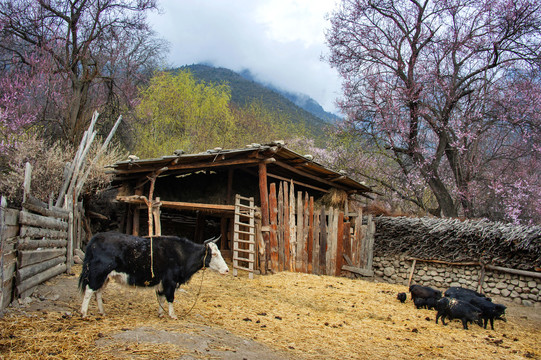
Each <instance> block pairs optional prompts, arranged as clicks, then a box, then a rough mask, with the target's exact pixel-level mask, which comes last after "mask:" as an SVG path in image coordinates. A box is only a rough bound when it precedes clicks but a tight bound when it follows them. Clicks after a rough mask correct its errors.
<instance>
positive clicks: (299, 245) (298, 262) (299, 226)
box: [295, 191, 304, 272]
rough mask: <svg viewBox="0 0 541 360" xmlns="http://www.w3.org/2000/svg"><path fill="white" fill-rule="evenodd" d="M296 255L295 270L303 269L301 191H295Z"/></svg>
mask: <svg viewBox="0 0 541 360" xmlns="http://www.w3.org/2000/svg"><path fill="white" fill-rule="evenodd" d="M296 209H297V211H296V212H297V256H296V259H295V270H296V271H298V272H302V271H303V264H302V258H303V256H304V251H303V250H304V228H303V222H304V214H303V211H302V210H303V208H302V191H297V208H296Z"/></svg>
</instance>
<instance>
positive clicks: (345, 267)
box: [342, 265, 374, 277]
mask: <svg viewBox="0 0 541 360" xmlns="http://www.w3.org/2000/svg"><path fill="white" fill-rule="evenodd" d="M342 270H346V271H349V272H352V273H355V274H359V275H362V276H367V277H372V276H374V271H372V270H368V269H361V268H358V267H355V266H349V265H343V266H342Z"/></svg>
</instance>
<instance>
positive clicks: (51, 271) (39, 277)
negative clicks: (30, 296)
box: [16, 264, 66, 296]
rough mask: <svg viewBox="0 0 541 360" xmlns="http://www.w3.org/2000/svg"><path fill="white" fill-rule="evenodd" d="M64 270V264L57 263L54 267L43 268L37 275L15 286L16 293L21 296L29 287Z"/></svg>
mask: <svg viewBox="0 0 541 360" xmlns="http://www.w3.org/2000/svg"><path fill="white" fill-rule="evenodd" d="M65 271H66V264H58V265H56V266H55V267H52V268H50V269H48V270H45V271H44V272H41V273H39V274H37V275H34V276H32V277H30V278H28V279H26V280H24V281H23V282H21V283H20V284H18V285H17V287H16V293H17V294H18V296H21V295H22V294H23V293H24V292H25V291H27V290H30V289H31V288H33V287H35V286H37V285H39V284H41V283H43V282H45V281H47V280H49V279H51V278H53V277H55V276H57V275H60V274H62V273H63V272H65Z"/></svg>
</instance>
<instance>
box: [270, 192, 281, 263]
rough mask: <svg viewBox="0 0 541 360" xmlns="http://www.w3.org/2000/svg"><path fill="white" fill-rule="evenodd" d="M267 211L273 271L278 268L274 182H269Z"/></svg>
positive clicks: (276, 210)
mask: <svg viewBox="0 0 541 360" xmlns="http://www.w3.org/2000/svg"><path fill="white" fill-rule="evenodd" d="M269 212H270V214H269V215H270V230H271V231H270V252H271V253H270V257H271V269H272V271H274V272H277V271H278V269H279V263H278V261H279V260H278V238H277V234H276V232H277V230H278V229H277V224H276V221H277V217H278V207H277V204H276V184H275V183H272V184H270V194H269Z"/></svg>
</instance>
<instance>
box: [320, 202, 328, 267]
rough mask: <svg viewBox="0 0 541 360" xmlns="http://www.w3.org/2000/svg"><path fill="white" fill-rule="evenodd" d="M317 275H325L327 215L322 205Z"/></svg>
mask: <svg viewBox="0 0 541 360" xmlns="http://www.w3.org/2000/svg"><path fill="white" fill-rule="evenodd" d="M319 273H320V274H321V275H326V274H327V215H326V214H325V206H324V205H322V206H321V213H320V217H319Z"/></svg>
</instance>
